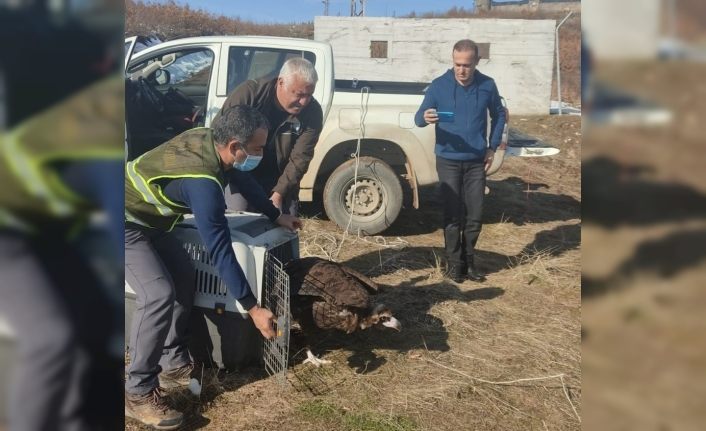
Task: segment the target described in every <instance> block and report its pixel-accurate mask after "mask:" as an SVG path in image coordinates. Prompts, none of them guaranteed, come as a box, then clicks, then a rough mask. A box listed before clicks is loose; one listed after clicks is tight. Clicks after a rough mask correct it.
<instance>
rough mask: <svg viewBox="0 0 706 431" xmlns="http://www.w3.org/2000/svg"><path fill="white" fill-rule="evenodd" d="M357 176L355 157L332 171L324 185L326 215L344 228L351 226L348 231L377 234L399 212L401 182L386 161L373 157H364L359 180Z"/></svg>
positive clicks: (389, 223) (361, 162)
mask: <svg viewBox="0 0 706 431" xmlns="http://www.w3.org/2000/svg"><path fill="white" fill-rule="evenodd" d="M354 175H355V159H353V160H349V161H347V162H346V163H344V164H342V165H341V166H339V167H338V168H336V170H335V171H333V173H332V174H331V176H330V177H329V179H328V181H326V186H325V187H324V210H325V211H326V215H328V217H329V219H331V220H333V221H334V223H336V224H337V225H338V226H340V227H341V228H342V229H346V227H348V231H349V232H361V233H363V234H367V235H375V234H378V233H380V232H382V231H384V230H385V229H387V228H388V227H390V225H391V224H392V223H393V222H394V221H395V219H396V218H397V216H398V215H399V213H400V209H401V208H402V186H401V185H400V181H399V179H398V178H397V175H396V174H395V171H393V170H392V168H391V167H390V166H389V165H388V164H387V163H385V162H383V161H382V160H379V159H376V158H373V157H361V158H360V163H359V165H358V178H357V182H355V181H354V178H353V177H354ZM354 192H355V193H354ZM351 213H353V217H351ZM349 221H350V226H349V225H348V224H349Z"/></svg>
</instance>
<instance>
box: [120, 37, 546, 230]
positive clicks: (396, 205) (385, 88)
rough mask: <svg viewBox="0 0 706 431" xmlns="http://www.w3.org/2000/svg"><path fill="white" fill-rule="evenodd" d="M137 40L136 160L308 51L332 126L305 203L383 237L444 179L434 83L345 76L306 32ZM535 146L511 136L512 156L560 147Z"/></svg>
mask: <svg viewBox="0 0 706 431" xmlns="http://www.w3.org/2000/svg"><path fill="white" fill-rule="evenodd" d="M135 42H136V38H134V37H133V38H129V39H126V42H125V50H126V59H125V64H126V76H127V77H128V78H130V80H131V82H132V83H134V84H135V85H131V86H130V87H129V88H131V89H132V90H128V92H127V94H126V110H127V153H128V159H133V158H135V157H137V156H139V155H140V154H142V153H143V152H145V151H147V150H149V149H151V148H153V147H155V146H157V145H159V144H161V143H163V142H165V141H166V140H168V139H169V138H171V137H173V136H175V135H176V134H178V133H181V132H182V131H184V130H187V129H189V128H192V127H196V126H207V127H208V126H209V125H210V124H211V121H212V120H213V118H214V116H215V115H216V113H217V112H218V110H219V109H220V107H221V106H222V104H223V102H224V101H225V99H226V96H227V95H228V94H229V93H230V92H231V91H232V90H233V89H234V88H235V87H237V86H238V85H239V84H241V83H242V82H244V81H245V80H248V79H257V78H260V77H265V76H271V77H275V76H276V75H277V73H278V72H279V69H280V68H281V66H282V64H283V63H284V62H285V61H286V60H287V59H288V58H290V57H294V56H297V57H298V56H302V57H304V58H307V59H308V60H310V61H311V62H312V63H314V65H315V67H316V71H317V72H318V75H319V83H318V85H317V86H316V92H315V93H314V97H315V98H316V100H318V101H319V103H320V104H321V106H322V108H323V112H324V127H323V130H322V132H321V136H320V138H319V141H318V143H317V145H316V151H315V153H314V158H313V160H312V161H311V164H310V165H309V170H308V172H307V173H306V175H305V176H304V178H303V179H302V181H301V184H300V187H301V191H300V194H299V198H300V200H301V201H303V202H309V201H313V200H314V199H322V200H323V205H324V209H325V211H326V214H327V215H328V217H329V218H330V219H331V220H333V221H334V222H335V223H336V224H338V225H339V226H341V227H343V228H346V227H347V228H348V229H349V230H351V231H353V232H361V233H365V234H377V233H380V232H382V231H384V230H385V229H387V228H388V227H389V226H390V225H391V224H392V223H393V222H394V221H395V219H396V218H397V216H398V215H399V212H400V210H401V208H402V206H403V203H404V202H407V203H408V204H411V205H412V206H413V207H415V208H418V207H419V205H420V202H419V192H418V190H419V187H420V186H424V185H430V184H433V183H435V182H437V180H438V178H437V175H436V169H435V161H434V128H433V127H425V128H419V127H416V126H415V124H414V114H415V112H416V110H417V108H418V107H419V105H420V104H421V101H422V98H423V95H424V89H425V88H426V86H427V85H428V84H427V83H393V82H376V81H372V82H358V81H356V80H355V79H351V80H347V81H344V80H335V79H334V67H333V64H334V63H333V52H332V49H331V46H330V45H329V44H327V43H322V42H315V41H312V40H305V39H292V38H279V37H257V36H218V37H197V38H188V39H179V40H173V41H169V42H165V43H161V44H157V45H154V46H151V47H149V48H147V49H144V50H142V51H140V52H137V53H134V54H133V53H132V51H133V48H134V46H135ZM527 144H528V143H527V142H526V141H525V142H522V143H520V144H519V145H517V146H513V143H512V142H510V146H509V147H508V148H507V152H506V155H519V156H531V157H536V156H544V155H551V154H556V153H557V152H558V149H556V148H553V147H546V146H542V145H536V144H535V145H532V146H531V147H530V146H527ZM358 145H360V147H359V151H357V149H358ZM356 155H358V156H359V159H358V161H359V165H358V171H357V176H355V163H356ZM351 213H353V215H352V217H351ZM349 222H350V223H349Z"/></svg>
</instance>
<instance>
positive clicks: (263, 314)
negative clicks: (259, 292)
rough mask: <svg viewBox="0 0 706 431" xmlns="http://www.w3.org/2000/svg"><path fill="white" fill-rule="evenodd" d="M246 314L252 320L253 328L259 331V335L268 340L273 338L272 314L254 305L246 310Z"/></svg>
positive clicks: (273, 317) (273, 318) (273, 316)
mask: <svg viewBox="0 0 706 431" xmlns="http://www.w3.org/2000/svg"><path fill="white" fill-rule="evenodd" d="M248 314H249V315H250V317H251V318H252V321H253V323H254V324H255V327H256V328H257V329H259V330H260V333H261V334H262V336H263V337H265V339H267V340H270V339H272V338H274V336H275V330H274V328H273V327H272V322H274V320H275V315H274V314H272V312H271V311H270V310H268V309H267V308H261V307H260V306H258V305H256V306H254V307H253V308H251V309H250V310H248Z"/></svg>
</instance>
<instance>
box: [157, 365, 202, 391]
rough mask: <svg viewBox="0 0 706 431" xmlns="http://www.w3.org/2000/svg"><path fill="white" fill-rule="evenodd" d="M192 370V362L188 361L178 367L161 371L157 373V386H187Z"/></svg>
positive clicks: (171, 387)
mask: <svg viewBox="0 0 706 431" xmlns="http://www.w3.org/2000/svg"><path fill="white" fill-rule="evenodd" d="M193 371H194V364H193V363H188V364H186V365H184V366H181V367H179V368H174V369H173V370H166V371H162V372H161V373H159V386H161V387H163V388H164V389H174V388H182V387H187V386H189V380H191V377H192V373H193Z"/></svg>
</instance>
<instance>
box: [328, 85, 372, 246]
mask: <svg viewBox="0 0 706 431" xmlns="http://www.w3.org/2000/svg"><path fill="white" fill-rule="evenodd" d="M369 100H370V87H368V86H364V87H363V88H361V89H360V123H359V133H358V141H357V143H356V146H355V152H354V153H353V157H354V158H355V169H354V171H353V191H352V193H351V211H350V215H349V216H348V224H347V225H346V228H345V229H344V230H343V238H342V239H341V243H340V244H339V246H338V250H336V255H335V257H336V259H338V255H339V254H340V253H341V248H342V247H343V243H344V242H346V237H347V236H348V230H349V229H350V227H351V224H352V223H353V213H354V212H355V193H356V189H357V188H358V167H359V166H360V142H361V141H362V140H363V138H364V137H365V117H366V116H367V115H368V101H369ZM357 235H358V238H360V229H358V232H357Z"/></svg>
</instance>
